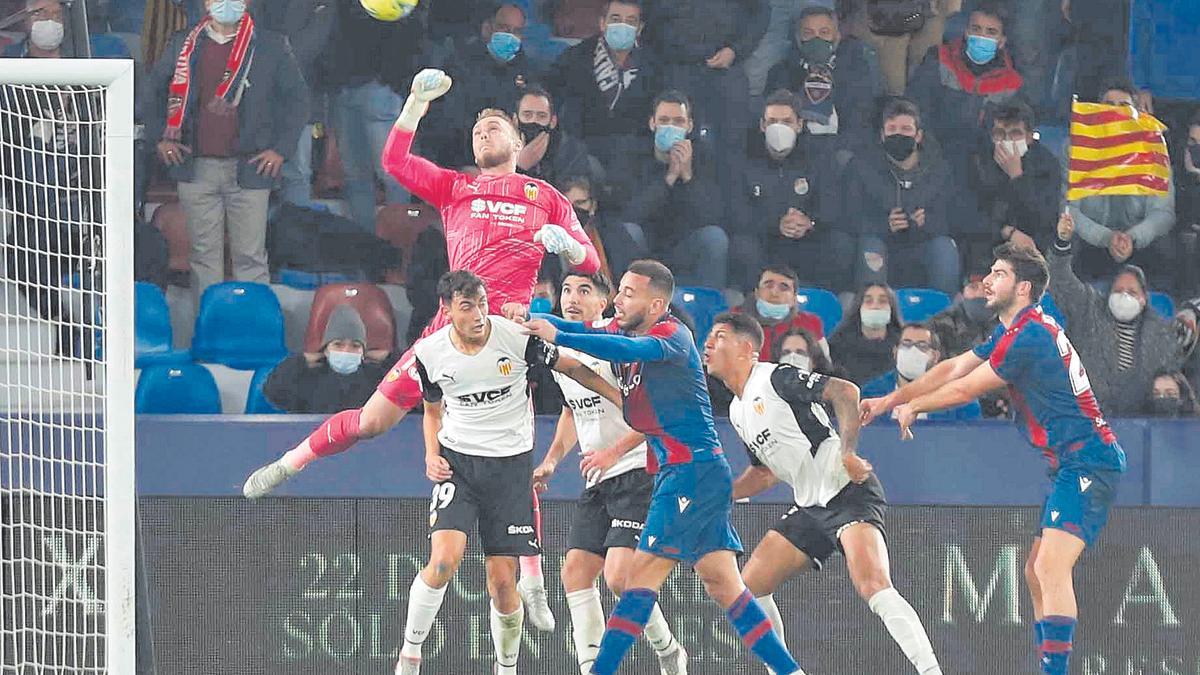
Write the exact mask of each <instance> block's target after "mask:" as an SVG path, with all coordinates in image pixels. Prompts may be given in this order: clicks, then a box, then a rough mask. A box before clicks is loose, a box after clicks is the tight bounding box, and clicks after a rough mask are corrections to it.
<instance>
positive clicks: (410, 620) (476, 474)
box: [396, 270, 621, 675]
mask: <svg viewBox="0 0 1200 675" xmlns="http://www.w3.org/2000/svg"><path fill="white" fill-rule="evenodd" d="M438 296H439V298H440V300H441V308H442V309H441V311H442V313H443V314H444V315H445V317H446V321H447V322H448V324H449V325H446V326H444V327H442V328H440V329H439V330H438V331H436V332H434V333H433V334H432V335H429V336H428V337H426V338H425V339H424V340H421V341H420V342H418V343H417V345H416V346H415V347H414V348H413V351H414V360H413V368H414V369H416V371H417V376H418V377H419V378H420V380H421V390H422V393H423V397H424V399H425V418H424V422H423V430H424V439H425V475H426V476H427V477H428V478H429V479H430V480H431V481H433V482H434V488H433V498H432V500H431V502H430V504H429V529H430V549H431V550H430V554H429V564H428V565H426V566H425V568H424V569H422V570H421V572H420V573H419V574H417V576H416V578H414V579H413V582H412V586H411V588H410V589H409V593H408V596H407V600H408V610H407V618H406V620H405V622H404V644H403V646H402V648H401V650H400V660H399V663H398V664H397V667H396V672H397V673H399V674H400V675H416V674H417V673H419V672H420V664H421V644H422V643H423V642H424V641H425V638H426V637H427V636H428V635H429V630H430V629H431V628H432V626H433V621H434V619H435V618H436V616H437V612H438V609H440V608H441V604H442V599H443V598H444V597H445V594H446V587H447V585H448V584H449V583H450V580H451V579H452V578H453V576H454V573H455V571H456V570H457V569H458V566H459V564H460V563H461V562H462V559H463V555H464V553H465V552H466V547H467V533H468V532H470V531H472V530H473V529H475V528H478V531H479V538H480V541H481V542H482V544H483V553H484V561H485V566H486V568H487V587H488V594H489V595H490V596H491V598H492V602H491V612H490V616H491V632H492V642H493V644H494V646H495V650H496V652H495V653H496V665H495V669H494V671H493V672H494V673H498V674H502V675H511V674H515V673H516V665H517V653H518V651H519V650H520V646H521V627H522V624H523V622H524V612H523V611H522V607H521V599H520V596H519V594H518V592H517V583H516V581H517V579H516V576H517V560H516V557H517V556H522V555H532V554H535V553H538V551H539V548H540V547H539V544H538V541H537V538H536V533H535V526H534V515H533V493H532V491H530V489H529V475H530V473H531V472H532V471H533V406H532V403H531V401H530V398H529V386H528V383H527V378H528V375H529V371H530V369H532V368H534V367H537V366H544V367H549V368H552V369H553V370H554V371H555V372H557V373H562V374H564V375H566V376H567V377H570V378H572V379H573V380H575V381H577V382H579V383H580V384H582V385H583V386H586V387H588V388H590V389H591V390H592V391H595V392H597V393H598V394H601V395H603V396H606V397H607V398H609V400H612V401H615V402H618V403H619V402H620V400H621V398H620V393H619V392H618V391H617V390H616V388H615V387H613V386H612V385H610V384H608V383H607V382H606V381H605V380H604V379H603V378H602V377H600V375H598V374H597V373H595V372H594V371H593V370H591V369H590V368H588V367H587V366H585V365H583V364H582V363H580V362H579V361H577V360H575V359H573V358H571V357H569V356H565V355H560V354H559V353H558V350H557V349H556V348H554V347H553V346H551V345H547V344H546V343H545V342H543V341H542V340H540V339H538V338H536V337H531V336H527V335H525V334H524V331H523V330H522V328H521V326H520V325H519V324H516V323H514V322H512V321H509V320H508V319H505V318H503V317H499V316H489V315H488V307H489V305H488V297H487V289H486V287H485V284H484V282H483V280H482V279H480V278H479V277H478V276H476V275H475V274H472V273H471V272H468V271H465V270H457V271H453V272H447V273H446V274H444V275H443V276H442V278H441V279H440V280H439V281H438Z"/></svg>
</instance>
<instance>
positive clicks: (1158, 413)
mask: <svg viewBox="0 0 1200 675" xmlns="http://www.w3.org/2000/svg"><path fill="white" fill-rule="evenodd" d="M1179 405H1180V402H1179V399H1178V398H1176V397H1174V396H1162V397H1158V396H1156V397H1155V398H1154V399H1153V400H1151V401H1150V410H1151V412H1152V413H1153V414H1154V416H1155V417H1179Z"/></svg>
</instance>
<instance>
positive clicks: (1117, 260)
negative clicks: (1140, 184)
mask: <svg viewBox="0 0 1200 675" xmlns="http://www.w3.org/2000/svg"><path fill="white" fill-rule="evenodd" d="M1135 94H1136V91H1135V89H1134V87H1133V86H1132V85H1130V84H1129V83H1128V82H1125V81H1119V80H1114V81H1112V82H1110V83H1107V84H1105V85H1104V89H1103V90H1102V91H1101V95H1100V100H1101V102H1102V103H1107V104H1108V105H1119V106H1130V107H1133V106H1134V102H1135V101H1134V97H1135ZM1169 186H1170V187H1169V189H1168V192H1167V194H1165V195H1145V196H1143V195H1099V196H1095V197H1084V198H1083V199H1079V200H1076V201H1073V202H1071V203H1070V208H1071V215H1072V216H1073V217H1074V219H1075V232H1076V234H1077V235H1078V236H1079V238H1080V239H1081V240H1082V242H1081V243H1080V246H1079V250H1078V256H1079V260H1078V261H1077V264H1078V270H1079V274H1080V276H1081V277H1083V279H1085V280H1087V281H1095V280H1097V279H1108V278H1111V277H1112V275H1113V273H1114V272H1115V271H1116V270H1117V269H1118V268H1120V267H1121V266H1122V265H1126V264H1129V265H1137V266H1139V267H1141V268H1142V269H1145V270H1149V273H1150V280H1151V282H1152V283H1153V284H1154V285H1155V287H1156V288H1162V289H1165V290H1171V287H1172V285H1173V284H1174V281H1175V279H1174V278H1173V271H1174V269H1175V267H1174V264H1175V257H1176V256H1175V240H1174V238H1172V237H1171V236H1170V234H1171V230H1172V229H1173V228H1174V227H1175V183H1174V181H1171V182H1170V183H1169Z"/></svg>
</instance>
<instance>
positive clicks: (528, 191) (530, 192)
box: [525, 183, 538, 202]
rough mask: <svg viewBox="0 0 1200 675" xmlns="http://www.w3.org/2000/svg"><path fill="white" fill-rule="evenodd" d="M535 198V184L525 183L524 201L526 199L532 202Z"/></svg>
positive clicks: (536, 195) (536, 191)
mask: <svg viewBox="0 0 1200 675" xmlns="http://www.w3.org/2000/svg"><path fill="white" fill-rule="evenodd" d="M537 197H538V186H537V183H526V184H525V199H528V200H529V201H531V202H532V201H537Z"/></svg>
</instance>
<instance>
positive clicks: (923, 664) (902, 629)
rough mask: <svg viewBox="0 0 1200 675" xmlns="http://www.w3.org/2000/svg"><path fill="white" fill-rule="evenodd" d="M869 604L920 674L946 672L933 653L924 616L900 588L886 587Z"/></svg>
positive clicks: (927, 674)
mask: <svg viewBox="0 0 1200 675" xmlns="http://www.w3.org/2000/svg"><path fill="white" fill-rule="evenodd" d="M867 606H868V607H870V608H871V611H872V612H875V614H877V615H879V618H880V619H882V620H883V625H884V627H885V628H887V631H888V633H891V635H892V639H893V640H895V642H896V644H898V645H900V651H902V652H904V655H905V656H907V657H908V660H909V661H910V662H911V663H912V664H913V666H915V667H916V669H917V672H918V673H920V674H921V675H942V668H941V666H939V665H938V662H937V657H936V656H934V654H933V645H931V644H930V643H929V636H928V635H926V634H925V627H924V626H922V625H921V617H919V616H917V612H916V610H914V609H913V608H912V605H910V604H908V601H907V600H905V599H904V597H903V596H902V595H900V593H899V591H897V590H896V589H894V588H885V589H884V590H882V591H879V592H878V593H876V594H875V595H873V596H871V599H870V600H868V601H867Z"/></svg>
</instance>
